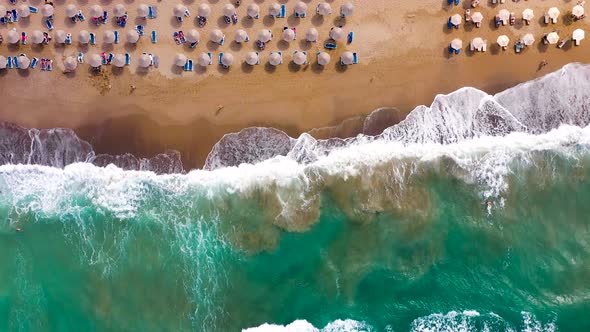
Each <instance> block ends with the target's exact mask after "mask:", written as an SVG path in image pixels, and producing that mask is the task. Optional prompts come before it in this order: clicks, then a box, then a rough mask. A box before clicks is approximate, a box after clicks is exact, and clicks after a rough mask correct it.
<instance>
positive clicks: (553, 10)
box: [547, 7, 559, 19]
mask: <svg viewBox="0 0 590 332" xmlns="http://www.w3.org/2000/svg"><path fill="white" fill-rule="evenodd" d="M547 15H549V18H551V19H557V18H558V17H559V9H557V8H556V7H551V8H549V10H548V11H547Z"/></svg>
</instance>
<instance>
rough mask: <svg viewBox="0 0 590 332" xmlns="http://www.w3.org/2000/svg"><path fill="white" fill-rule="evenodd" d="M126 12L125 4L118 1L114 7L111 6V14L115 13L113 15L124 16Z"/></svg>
mask: <svg viewBox="0 0 590 332" xmlns="http://www.w3.org/2000/svg"><path fill="white" fill-rule="evenodd" d="M148 11H149V10H148ZM126 12H127V9H125V6H124V5H123V4H120V3H118V4H116V5H115V7H113V15H115V17H121V16H124V15H125V13H126Z"/></svg>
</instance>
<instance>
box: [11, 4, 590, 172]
mask: <svg viewBox="0 0 590 332" xmlns="http://www.w3.org/2000/svg"><path fill="white" fill-rule="evenodd" d="M343 2H344V1H340V0H335V1H333V2H330V3H331V4H332V6H333V10H334V14H333V15H332V16H331V17H329V18H327V19H325V20H324V22H320V21H319V20H318V18H317V17H315V16H314V15H312V14H313V12H314V11H315V4H316V1H315V0H314V1H310V2H308V7H309V9H308V15H309V17H308V18H306V19H301V20H300V19H295V18H294V17H288V18H286V19H282V21H281V20H279V19H277V20H275V21H274V22H271V21H269V20H267V19H262V18H261V19H259V20H258V21H256V22H254V23H249V20H248V19H246V18H245V17H244V16H245V12H246V6H247V5H248V4H249V3H250V1H242V5H241V6H240V7H239V8H238V13H239V16H240V23H238V24H237V25H235V26H234V25H231V26H224V24H219V22H218V21H217V18H218V17H219V16H220V15H221V11H222V9H221V7H222V6H223V5H224V4H225V3H226V2H225V1H223V2H222V1H219V2H213V3H210V5H211V6H212V18H211V19H210V22H209V23H208V25H207V27H206V29H203V30H202V31H201V43H200V44H199V46H197V48H196V49H194V50H191V49H189V48H188V47H185V46H177V45H175V44H174V42H173V40H172V37H171V34H172V31H174V30H179V29H183V30H185V31H186V30H188V29H190V28H193V27H195V24H194V20H193V19H192V18H194V16H195V15H196V8H197V6H198V4H199V3H200V2H191V1H188V2H185V4H186V5H187V7H188V8H189V9H190V10H191V12H192V14H193V16H192V18H191V19H190V20H185V22H183V24H182V27H178V26H175V23H174V17H173V16H172V7H173V6H174V5H175V3H170V4H163V3H162V2H156V1H146V2H145V3H147V4H150V5H156V6H157V7H158V15H159V17H158V19H156V20H147V21H146V23H145V24H146V32H147V34H148V35H149V32H150V31H151V30H153V29H155V30H157V31H158V35H159V40H158V43H157V44H155V45H154V44H151V43H150V41H149V39H148V38H146V37H148V36H145V37H142V38H143V40H141V41H140V42H139V44H138V45H137V46H135V47H130V46H129V45H126V44H124V43H123V44H119V45H115V46H108V45H103V44H102V43H101V40H102V32H103V31H104V30H106V29H107V28H109V29H114V27H113V26H112V25H111V23H108V24H107V25H106V26H107V27H105V26H101V27H99V28H98V29H96V31H94V32H95V33H96V34H97V37H98V40H99V42H98V44H97V45H95V46H83V47H81V46H78V45H77V44H76V43H75V42H74V44H73V45H70V46H66V47H65V48H64V47H60V46H55V45H54V44H52V43H51V44H49V45H45V46H42V47H35V46H31V45H26V46H22V45H21V46H16V47H15V46H9V45H7V44H6V43H2V44H0V54H2V55H18V53H21V52H25V53H27V54H28V55H29V57H33V56H36V57H42V56H43V57H52V58H53V59H54V62H55V63H56V65H55V69H54V71H53V72H51V73H49V72H42V71H40V70H39V69H35V70H31V69H29V70H26V71H22V70H18V71H17V70H8V71H7V70H0V100H2V106H0V120H1V121H11V122H15V123H17V124H19V125H22V126H26V127H42V128H49V127H69V128H73V129H75V130H76V132H77V133H78V134H79V135H80V136H81V137H82V138H84V139H86V140H88V141H89V142H90V143H92V144H93V146H94V147H95V150H96V151H97V152H98V153H124V152H132V153H135V154H138V155H140V156H150V155H153V154H155V153H158V152H162V151H163V150H165V149H176V150H179V151H180V152H181V153H182V156H183V162H184V163H185V166H186V167H187V168H192V167H200V166H201V165H202V164H203V162H204V160H205V158H206V156H207V154H208V152H209V151H210V149H211V147H212V146H213V145H214V144H215V142H217V141H218V140H219V139H220V138H221V137H222V136H223V135H224V134H225V133H228V132H234V131H239V130H240V129H243V128H246V127H250V126H272V127H276V128H279V129H281V130H284V131H285V132H287V133H288V134H289V135H291V136H298V135H299V134H300V133H302V132H306V131H311V132H312V133H313V134H314V135H316V136H317V137H329V136H332V135H336V136H350V135H354V134H355V133H356V131H357V130H358V129H357V128H358V127H359V124H358V123H359V122H362V118H363V117H364V116H366V115H367V114H369V113H370V112H371V111H373V110H374V109H376V108H379V107H383V106H387V107H390V106H391V107H396V108H398V109H399V110H400V112H401V113H402V114H405V113H407V112H409V111H411V110H412V109H413V108H414V107H415V106H417V105H420V104H427V105H429V104H430V103H431V101H432V99H433V97H434V96H435V95H436V94H438V93H449V92H451V91H454V90H456V89H458V88H460V87H463V86H473V87H476V88H479V89H482V90H484V91H486V92H488V93H495V92H498V91H501V90H503V89H505V88H508V87H511V86H513V85H516V84H518V83H521V82H524V81H527V80H530V79H533V78H535V77H538V76H541V75H543V74H546V73H548V72H550V71H553V70H556V69H559V68H560V67H561V66H563V65H564V64H566V63H570V62H590V52H588V49H587V47H590V46H588V44H587V41H586V40H584V41H582V45H581V46H578V47H574V46H573V45H572V44H571V42H570V43H568V44H567V45H566V47H564V48H563V49H557V48H556V47H555V45H548V46H544V45H542V44H541V43H540V39H541V36H542V34H543V33H547V32H551V31H552V30H553V29H559V30H560V35H561V37H565V36H566V35H571V31H573V30H574V29H575V28H582V29H585V30H587V28H588V24H587V20H588V19H584V20H582V21H577V22H574V23H570V22H569V21H568V20H567V19H566V13H567V12H568V11H570V10H571V8H572V7H573V5H574V4H575V3H573V2H571V1H561V0H559V1H558V0H551V1H541V2H531V1H520V2H510V1H507V3H506V4H503V5H498V6H495V7H491V5H487V4H486V5H480V6H479V8H478V9H475V10H472V11H481V12H482V13H483V14H484V24H483V26H482V28H479V29H478V28H474V27H473V26H472V25H469V24H467V25H465V24H462V25H461V27H460V29H452V30H449V29H447V27H446V21H447V18H448V17H449V15H451V14H454V13H459V14H461V15H462V14H463V10H464V9H463V4H462V5H461V6H460V7H454V6H453V7H447V6H446V0H445V1H441V0H437V1H435V0H428V1H422V2H420V3H418V4H417V3H416V2H415V1H396V2H391V1H386V0H372V1H371V2H370V5H369V4H368V3H367V2H360V1H353V2H354V3H355V5H356V11H355V13H354V15H353V16H351V17H349V18H348V19H347V21H346V22H345V25H344V30H345V31H351V30H352V31H354V32H355V40H354V42H353V43H352V44H350V45H346V44H345V43H342V42H340V43H339V46H338V49H337V50H336V51H335V52H333V53H332V62H331V63H330V65H329V66H327V67H326V68H322V67H320V66H319V65H317V63H316V62H315V57H312V56H310V57H309V60H310V64H309V65H307V66H303V67H299V66H295V65H294V64H293V63H290V60H291V56H290V54H291V53H292V51H293V50H295V49H300V50H305V51H307V52H308V53H309V54H315V52H317V51H318V50H321V49H322V45H323V40H324V39H325V38H326V37H327V34H328V31H329V29H330V28H331V27H332V26H333V25H334V24H341V23H344V22H340V21H339V20H338V19H336V16H337V15H336V13H337V12H338V8H339V7H340V4H341V3H343ZM28 3H31V4H33V5H39V6H40V5H41V2H40V1H35V0H33V1H29V2H28ZM256 3H258V4H259V5H260V7H261V14H262V15H264V14H266V13H267V8H268V5H269V3H270V2H269V1H262V2H258V1H257V2H256ZM77 4H78V5H80V3H77ZM102 4H103V7H104V8H105V9H107V10H109V12H110V9H111V8H112V7H114V5H115V4H116V2H110V1H108V2H104V3H102ZM137 4H138V3H137V2H132V3H127V4H126V6H127V7H128V12H129V15H130V16H131V22H132V23H131V25H132V24H133V22H134V20H135V18H134V17H135V9H134V8H135V7H134V6H137ZM286 4H287V8H288V9H290V10H288V14H289V15H291V14H292V7H293V6H294V1H289V2H287V3H286ZM63 5H64V3H63V2H61V1H56V22H57V24H55V25H56V29H64V27H63V26H62V24H63V21H64V18H63V15H62V16H61V17H60V16H59V14H60V11H63ZM86 6H88V5H86ZM527 6H528V7H530V8H533V9H534V11H535V16H536V17H535V20H534V22H533V23H532V24H531V25H529V26H525V25H523V24H522V21H521V20H519V19H517V25H515V26H502V27H500V28H499V29H496V28H495V27H493V24H492V19H493V15H495V14H496V13H497V12H498V10H499V9H501V8H506V9H508V10H510V11H514V12H515V13H516V16H517V17H520V14H521V12H522V9H524V8H526V7H527ZM551 6H557V7H558V8H559V9H560V10H561V12H562V15H561V17H560V19H559V23H558V24H555V25H549V26H545V25H544V24H542V22H541V21H542V14H543V12H544V11H546V10H547V9H548V8H549V7H551ZM7 7H8V8H9V9H10V8H12V7H10V6H7ZM60 8H61V9H60ZM86 12H87V11H85V13H86ZM110 15H111V16H112V13H111V14H110ZM87 16H88V15H87ZM111 20H112V18H111ZM87 21H88V19H87ZM41 22H42V18H41V16H40V14H32V15H31V17H30V18H29V19H28V22H27V21H25V20H21V22H19V23H16V24H12V25H9V26H2V27H0V33H2V34H3V35H5V33H6V31H7V28H12V27H15V28H17V30H18V31H19V32H20V31H22V30H25V31H27V32H29V33H30V32H32V30H34V29H36V28H39V27H40V26H41ZM285 22H286V23H285ZM87 23H88V22H85V23H82V24H81V23H78V24H77V25H76V26H72V27H68V28H65V29H64V30H68V32H72V33H73V35H74V41H75V40H76V36H77V35H76V33H74V31H76V29H78V30H79V29H82V28H84V29H88V30H89V31H92V30H93V29H94V28H93V27H92V26H91V25H90V24H87ZM250 25H251V26H250ZM284 25H288V26H296V27H297V29H298V37H299V40H297V41H295V42H293V43H291V45H287V44H285V43H284V42H279V39H280V31H281V30H282V27H283V26H284ZM218 26H219V27H221V28H222V29H223V30H224V32H225V34H226V38H227V40H226V44H225V45H224V46H222V47H221V48H217V47H215V46H213V45H211V44H210V43H207V42H206V41H207V40H208V31H210V29H213V28H216V27H218ZM264 26H268V27H269V28H270V29H272V30H273V32H274V35H275V39H274V40H273V41H272V42H271V43H270V45H268V46H267V50H266V51H264V52H261V55H262V61H261V64H260V65H258V66H254V67H250V66H247V65H243V64H242V63H243V56H244V54H245V53H246V52H247V51H251V50H253V48H254V45H253V43H252V42H250V43H248V44H246V45H244V46H242V47H241V49H238V48H236V46H235V45H234V44H233V43H231V42H230V41H231V39H232V37H233V31H235V29H237V28H244V29H246V30H247V31H248V32H249V34H250V37H251V38H252V39H255V36H256V33H257V31H258V30H259V29H260V28H262V27H264ZM311 26H314V27H316V28H317V29H318V30H319V31H320V40H322V42H319V43H317V44H308V43H306V42H302V41H301V40H300V39H302V38H303V35H304V32H305V30H307V28H309V27H311ZM129 27H130V25H129V26H128V27H127V29H129ZM119 30H120V31H121V30H122V29H119ZM525 33H533V34H534V35H535V37H536V39H537V41H536V42H535V45H533V46H531V47H528V49H526V50H525V51H524V52H523V53H522V54H515V53H514V50H513V48H512V47H510V48H509V49H508V50H506V51H502V50H500V49H499V47H497V45H495V40H496V38H497V36H498V35H500V34H506V35H508V36H509V37H510V39H511V44H510V45H513V43H514V41H516V40H517V38H519V37H521V36H522V35H524V34H525ZM123 35H124V34H123ZM478 36H481V37H483V38H484V39H487V40H488V51H487V52H486V53H471V52H468V51H466V50H465V49H464V50H463V51H462V52H461V54H460V55H454V56H449V55H448V52H447V46H448V43H449V42H450V40H451V39H453V38H461V39H463V42H464V46H465V47H468V42H469V40H470V39H472V38H474V37H478ZM123 41H124V37H123ZM111 49H112V52H114V53H120V52H128V51H129V52H131V53H132V58H134V59H136V58H137V56H138V54H140V53H141V52H143V51H149V52H152V53H154V54H158V55H159V57H160V59H161V60H160V62H161V65H160V68H159V69H158V70H155V68H151V69H150V70H149V71H148V72H141V71H138V70H137V68H136V67H134V66H133V65H132V66H130V67H129V68H125V69H123V70H117V69H116V68H112V66H103V69H102V71H101V73H99V74H95V73H93V72H92V71H91V70H89V68H88V66H87V65H81V66H79V67H78V69H77V71H76V72H75V73H70V74H63V73H62V72H61V69H60V67H61V66H62V65H61V64H60V63H61V61H62V59H63V57H64V56H67V55H72V54H77V52H78V50H84V51H85V52H87V54H92V53H99V52H101V51H103V50H105V51H111ZM274 50H282V51H283V54H285V63H284V64H283V65H281V66H279V67H277V68H275V69H273V68H272V67H271V66H269V65H268V64H267V57H268V53H269V52H271V51H274ZM344 50H351V51H356V52H358V53H359V57H360V64H359V65H355V66H349V67H342V66H340V65H339V64H337V62H338V61H337V60H338V59H337V58H338V56H339V54H341V53H342V52H343V51H344ZM202 51H206V52H213V53H214V56H215V55H216V54H218V52H219V51H224V52H232V53H234V55H235V56H236V64H235V65H234V66H232V68H231V69H230V70H224V69H222V68H221V67H219V66H217V65H213V66H210V67H208V68H207V69H206V71H202V70H200V69H198V70H197V71H196V72H188V73H185V72H178V71H177V69H176V68H175V67H174V66H173V65H172V58H173V56H174V54H175V53H177V52H181V53H184V54H186V55H187V56H188V57H189V58H192V59H193V60H195V59H196V56H197V55H198V54H199V53H200V52H202ZM542 60H547V61H548V65H547V66H545V67H544V68H542V69H541V70H539V68H538V67H539V63H540V62H541V61H542ZM61 68H63V67H61ZM131 85H134V86H135V87H136V89H135V90H134V91H132V90H131V88H130V86H131ZM350 118H353V119H352V120H349V121H347V122H345V123H344V125H343V126H340V128H339V129H334V128H326V129H319V130H318V129H317V128H323V127H333V126H338V125H339V124H341V123H342V122H343V121H345V120H347V119H350ZM393 118H396V117H393ZM314 128H315V129H316V130H314Z"/></svg>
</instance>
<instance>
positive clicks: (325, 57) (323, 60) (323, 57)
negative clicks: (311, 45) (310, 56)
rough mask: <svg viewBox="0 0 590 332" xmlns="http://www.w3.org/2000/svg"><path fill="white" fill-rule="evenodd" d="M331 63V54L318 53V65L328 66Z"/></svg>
mask: <svg viewBox="0 0 590 332" xmlns="http://www.w3.org/2000/svg"><path fill="white" fill-rule="evenodd" d="M329 63H330V54H328V53H326V52H320V53H318V65H320V66H326V65H327V64H329Z"/></svg>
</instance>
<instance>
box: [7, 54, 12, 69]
mask: <svg viewBox="0 0 590 332" xmlns="http://www.w3.org/2000/svg"><path fill="white" fill-rule="evenodd" d="M6 68H7V69H12V57H11V56H9V57H6Z"/></svg>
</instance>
